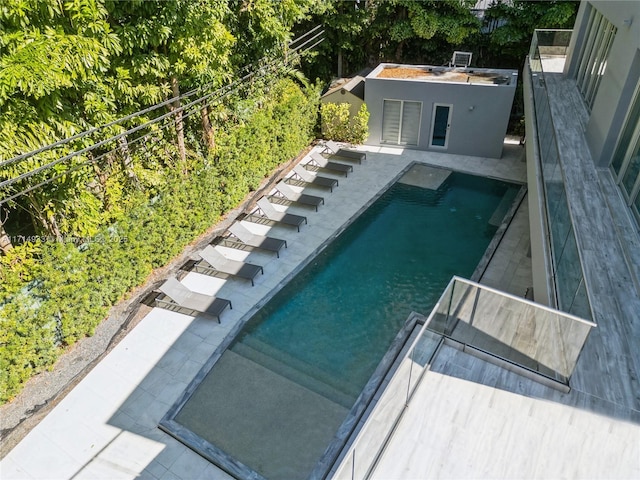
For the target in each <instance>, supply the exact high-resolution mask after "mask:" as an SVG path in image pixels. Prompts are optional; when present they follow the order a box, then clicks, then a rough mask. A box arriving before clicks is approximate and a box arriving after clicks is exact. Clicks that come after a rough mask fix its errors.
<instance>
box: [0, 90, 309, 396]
mask: <svg viewBox="0 0 640 480" xmlns="http://www.w3.org/2000/svg"><path fill="white" fill-rule="evenodd" d="M270 88H271V89H270V91H269V93H268V96H267V97H266V98H262V99H261V102H260V107H259V108H256V109H254V110H253V112H251V113H250V115H249V116H248V117H247V118H244V119H243V120H238V121H237V122H236V123H235V124H233V125H232V126H230V127H229V126H228V127H226V128H224V129H221V130H220V131H219V132H217V138H216V141H217V146H216V149H215V151H214V152H212V153H210V154H209V155H207V156H202V155H200V156H197V158H195V159H192V160H191V163H190V173H189V174H188V175H187V176H185V175H183V174H182V173H180V172H178V171H177V170H178V169H174V168H171V166H170V165H168V166H167V168H166V169H165V170H164V171H163V172H162V176H163V179H164V180H163V181H162V182H158V187H157V192H156V193H157V194H156V195H154V197H153V198H152V199H149V198H148V195H145V194H142V193H140V194H139V195H137V194H134V195H132V196H131V198H130V200H129V201H128V203H127V208H128V210H127V211H126V212H125V213H123V214H122V215H121V216H120V217H119V218H118V220H117V222H115V223H113V224H111V225H109V226H105V227H103V228H102V229H101V230H100V232H99V234H98V235H96V236H94V237H93V238H92V241H91V242H87V243H85V244H82V245H77V244H74V243H72V242H66V243H65V242H46V241H45V242H34V243H24V244H22V245H18V246H16V247H15V248H14V249H13V250H12V251H11V252H10V253H9V254H8V255H5V256H1V257H0V402H2V403H4V402H6V401H8V400H10V399H11V398H13V397H14V396H15V395H16V394H18V393H19V392H20V390H21V389H22V387H23V384H24V382H25V381H27V380H28V379H29V378H30V377H32V376H33V375H35V374H37V373H38V372H40V371H43V370H45V369H49V368H52V366H53V365H54V363H55V361H56V359H57V358H58V356H59V355H60V354H61V353H62V352H63V351H64V349H65V347H67V346H69V345H72V344H73V343H74V342H76V341H77V340H78V339H80V338H82V337H85V336H88V335H92V334H93V332H94V330H95V328H96V327H97V326H98V325H99V323H100V322H101V321H102V320H103V319H104V318H105V315H106V314H107V313H108V311H109V308H110V307H111V306H113V305H114V304H116V303H117V302H118V301H120V300H121V299H123V298H124V297H125V296H126V294H127V293H128V292H129V291H130V290H132V289H133V288H134V287H136V286H138V285H141V284H142V283H144V281H145V279H146V278H147V277H148V276H149V274H150V273H151V272H152V271H153V269H154V268H157V267H160V266H162V265H165V264H166V263H167V262H168V261H169V260H170V259H171V258H173V257H175V256H176V255H177V254H178V253H179V252H181V251H182V250H183V249H184V247H185V246H186V245H187V244H189V243H190V242H192V241H193V240H194V239H195V238H197V237H198V236H199V235H201V234H202V233H203V232H205V231H206V230H207V229H208V228H209V227H210V226H211V225H213V224H215V223H216V222H217V221H219V219H220V218H221V216H222V215H223V214H224V213H225V212H227V211H229V210H230V209H232V208H233V207H235V206H236V205H237V204H238V203H239V202H240V201H242V199H243V198H244V197H245V196H246V195H247V194H248V193H249V192H250V191H251V190H253V189H255V188H256V187H257V186H258V185H259V184H260V182H261V181H262V180H263V179H264V178H265V176H267V175H269V173H270V172H272V171H273V169H274V168H275V167H277V166H278V165H279V164H281V163H283V162H285V161H288V160H289V159H291V158H294V157H295V156H296V155H297V154H298V153H299V152H300V151H301V150H302V149H303V148H305V147H306V146H307V145H308V144H309V142H310V141H311V139H312V138H313V131H314V127H315V124H316V119H317V111H318V100H319V95H318V91H317V89H311V88H310V89H304V90H303V89H302V88H301V87H299V86H298V85H297V84H296V83H294V82H293V81H292V80H289V79H284V80H279V81H278V82H276V83H275V84H274V85H273V86H272V87H270ZM154 162H155V163H156V164H162V159H156V160H155V161H154ZM147 173H149V172H147Z"/></svg>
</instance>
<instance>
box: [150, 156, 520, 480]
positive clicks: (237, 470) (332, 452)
mask: <svg viewBox="0 0 640 480" xmlns="http://www.w3.org/2000/svg"><path fill="white" fill-rule="evenodd" d="M415 165H424V163H423V162H419V161H412V162H409V163H408V164H407V165H406V166H405V167H404V168H403V169H402V170H401V171H400V172H399V173H398V174H397V175H395V176H394V177H393V178H392V179H391V180H390V181H389V182H387V183H386V184H385V185H384V186H382V187H381V188H380V190H379V191H378V192H377V193H376V194H375V195H374V196H373V197H371V198H370V199H369V201H367V202H366V203H365V204H364V205H363V206H362V207H361V208H359V209H358V210H357V211H356V212H355V213H354V214H353V215H352V216H351V217H350V218H349V219H347V220H346V221H345V222H344V223H343V224H342V225H341V226H340V227H339V228H337V229H336V230H335V231H334V232H333V233H332V234H331V235H329V236H328V237H327V238H326V239H325V240H324V241H323V242H322V243H321V244H320V245H319V246H318V247H317V248H316V249H314V250H313V251H312V252H311V253H310V254H309V255H308V256H307V257H306V258H305V259H304V260H302V261H301V262H299V263H298V265H297V266H296V267H295V268H294V269H293V270H292V271H291V272H290V273H289V274H288V275H287V276H286V277H284V278H283V279H282V280H281V281H280V282H279V283H278V284H277V285H276V286H275V287H274V288H272V289H271V290H270V291H269V292H268V293H267V294H266V295H265V296H264V297H262V299H260V300H259V301H258V302H256V303H255V304H254V306H253V307H252V308H251V309H250V310H248V311H247V313H246V314H245V315H243V316H242V318H240V320H239V321H238V322H237V324H236V325H235V327H234V328H233V329H232V330H231V331H229V333H228V334H227V335H226V336H225V338H224V339H223V340H222V342H221V343H220V345H219V346H218V348H216V350H215V351H214V352H213V354H211V356H210V357H209V358H208V359H207V361H206V362H205V364H204V365H203V366H202V367H201V368H200V370H199V371H198V373H197V374H196V376H195V377H194V378H193V379H192V380H191V382H189V384H188V386H187V387H186V388H185V390H184V391H183V392H182V394H181V395H180V396H179V397H178V400H176V402H175V403H174V404H173V405H172V406H171V408H170V409H169V410H168V411H167V412H166V413H165V415H164V416H163V417H162V419H161V420H160V422H159V423H158V428H160V430H162V431H164V432H165V433H167V434H168V435H170V436H172V437H173V438H175V439H176V440H178V441H179V442H181V443H182V444H184V445H185V446H186V447H188V448H190V449H191V450H193V451H194V452H196V453H197V454H199V455H200V456H202V457H204V458H205V459H206V460H208V461H209V462H211V463H213V464H214V465H216V466H218V467H219V468H221V469H222V470H224V471H225V472H227V473H229V474H230V475H232V476H234V477H236V478H242V479H245V478H246V479H252V480H267V479H265V477H263V476H262V475H260V474H259V473H258V472H256V471H255V470H253V469H251V468H250V467H248V466H247V465H244V464H243V463H242V462H239V461H238V460H236V459H235V458H233V457H232V456H231V455H229V454H228V453H226V452H225V451H223V450H221V449H220V448H218V447H216V446H215V445H213V444H211V443H210V442H208V441H206V440H205V439H203V438H202V437H200V436H199V435H197V434H195V433H194V432H192V431H191V430H189V429H188V428H186V427H184V426H183V425H182V424H180V423H178V422H177V421H176V420H175V418H176V416H177V415H178V413H179V412H180V411H181V410H182V408H183V407H184V405H185V404H186V403H187V402H188V401H189V400H190V398H191V397H192V396H193V394H194V393H195V391H196V390H197V388H198V387H199V386H200V383H201V382H202V381H203V380H204V378H205V377H206V376H207V375H208V374H209V372H210V371H211V370H212V369H213V367H214V366H215V364H216V363H217V362H218V360H219V359H220V358H221V357H222V354H223V353H224V352H225V351H226V350H227V349H228V348H229V346H230V345H231V344H232V343H233V341H234V340H235V339H236V338H237V336H238V334H239V333H240V332H241V331H242V329H243V328H244V326H245V325H246V324H247V322H248V321H249V320H250V319H251V318H252V317H253V316H254V315H255V314H256V313H257V312H258V311H259V310H260V309H261V308H262V307H263V306H264V305H266V304H267V303H268V302H269V301H270V300H271V299H272V298H273V297H275V296H276V295H277V294H278V293H279V292H280V291H281V290H282V289H283V288H284V287H285V286H286V285H287V284H288V283H289V282H290V281H291V280H292V279H293V278H294V277H295V276H296V275H297V274H298V273H300V272H301V271H302V270H303V269H304V268H305V267H306V266H307V265H309V264H310V263H311V262H312V261H313V260H314V259H315V258H316V257H317V256H318V255H319V254H320V253H322V251H324V250H325V249H326V248H327V247H328V246H329V245H330V244H331V243H332V242H333V241H334V240H335V239H336V238H337V237H338V236H340V235H341V234H342V233H343V232H344V231H345V230H346V229H347V228H348V227H349V226H350V225H351V224H353V222H355V221H356V220H357V219H358V218H359V217H360V216H361V215H362V213H363V212H365V211H366V210H367V209H368V208H369V207H370V206H371V205H372V204H373V203H375V202H376V201H377V200H378V199H379V198H380V197H381V196H382V195H384V194H385V192H387V191H388V190H389V188H391V187H392V186H393V185H394V184H395V183H397V182H398V181H399V180H400V179H401V178H402V177H403V176H404V175H405V174H406V173H407V172H408V171H409V170H410V169H411V168H413V167H414V166H415ZM429 166H430V167H432V168H438V169H443V170H449V171H451V172H457V173H461V174H464V175H472V176H476V177H481V178H487V179H492V180H496V181H500V182H504V183H510V184H513V185H520V189H519V191H518V193H517V194H516V197H515V198H514V201H513V202H512V205H511V207H510V208H509V210H508V211H507V213H506V214H505V217H504V218H503V220H502V222H501V224H500V226H499V227H498V229H497V230H496V232H495V233H494V235H493V237H492V239H491V241H490V243H489V245H488V246H487V248H486V249H485V252H484V254H483V256H482V257H481V259H480V261H479V263H478V266H477V267H476V269H475V270H474V273H473V276H472V278H471V280H473V281H478V279H479V278H480V277H481V276H482V274H483V273H484V271H485V270H486V268H487V266H488V264H489V262H490V260H491V258H492V257H493V255H494V254H495V251H496V249H497V247H498V245H499V244H500V242H501V240H502V238H503V237H504V234H505V232H506V230H507V228H508V226H509V224H510V223H511V220H512V219H513V217H514V215H515V212H516V211H517V209H518V207H519V206H520V204H521V202H522V200H523V199H524V198H525V196H526V192H527V188H526V184H524V185H523V184H519V183H517V182H513V181H510V180H504V179H500V178H495V177H491V176H486V175H479V174H475V173H470V172H466V171H462V170H456V169H452V168H447V167H443V166H438V165H429ZM422 318H423V317H422V315H421V314H416V313H415V312H412V313H411V314H410V315H409V317H408V318H407V320H406V321H405V322H404V323H403V326H402V327H401V329H400V330H399V331H398V333H397V334H396V336H395V337H394V339H393V341H392V342H391V344H390V346H389V348H388V349H387V351H386V353H385V354H384V356H383V357H382V359H381V360H380V362H379V363H378V365H377V367H376V369H375V370H374V372H373V373H372V375H371V377H370V378H369V380H368V381H367V383H366V384H365V386H364V387H363V389H362V391H361V392H360V394H359V395H358V398H357V399H356V401H355V402H354V404H353V406H352V407H351V408H350V409H349V413H348V414H347V416H346V417H345V419H344V421H343V422H342V423H341V425H340V427H339V428H338V430H337V431H336V434H335V435H334V438H333V439H332V441H331V442H330V443H329V444H328V446H327V448H326V449H325V452H324V453H323V454H322V455H321V457H320V458H319V460H318V462H317V463H316V465H315V467H314V468H313V470H312V471H311V474H310V475H309V477H308V478H309V479H314V480H315V479H322V478H326V475H328V474H329V473H330V472H331V469H332V468H333V467H334V466H335V464H336V462H337V461H338V460H339V458H340V455H341V453H342V452H343V451H344V450H345V449H346V448H347V447H348V444H349V439H350V437H351V436H352V435H353V433H354V431H355V430H356V427H357V425H358V423H359V422H360V421H361V420H362V419H363V417H364V416H365V413H366V412H367V409H368V408H369V407H370V405H372V404H373V403H374V400H375V396H376V394H377V392H378V391H379V389H380V387H381V386H382V385H383V383H384V379H385V378H386V376H387V375H388V374H389V372H390V371H391V369H392V368H393V365H394V363H395V361H396V359H397V357H398V355H399V354H400V353H401V351H402V349H403V348H404V346H405V343H406V341H407V339H408V338H409V337H410V334H411V332H412V330H413V329H414V328H415V326H416V325H417V324H418V323H420V321H421V319H422Z"/></svg>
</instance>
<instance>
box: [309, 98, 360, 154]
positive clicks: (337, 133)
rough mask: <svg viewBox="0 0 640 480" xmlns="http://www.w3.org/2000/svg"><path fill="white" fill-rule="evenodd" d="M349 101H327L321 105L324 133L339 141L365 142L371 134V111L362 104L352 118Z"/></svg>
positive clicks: (325, 135)
mask: <svg viewBox="0 0 640 480" xmlns="http://www.w3.org/2000/svg"><path fill="white" fill-rule="evenodd" d="M350 107H351V105H349V104H348V103H325V104H323V105H322V106H321V107H320V116H321V122H322V133H323V135H324V137H325V138H328V139H330V140H335V141H338V142H348V143H354V144H359V143H364V142H365V140H366V139H367V137H368V136H369V111H368V110H367V105H366V104H364V103H363V104H362V106H361V107H360V110H358V113H357V114H356V115H355V116H354V117H353V118H351V115H350V114H349V109H350Z"/></svg>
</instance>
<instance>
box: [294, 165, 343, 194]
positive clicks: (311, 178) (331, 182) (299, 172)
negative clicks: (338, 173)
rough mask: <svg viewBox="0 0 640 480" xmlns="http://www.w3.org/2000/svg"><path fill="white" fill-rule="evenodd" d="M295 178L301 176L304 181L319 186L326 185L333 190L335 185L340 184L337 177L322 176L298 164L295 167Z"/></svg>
mask: <svg viewBox="0 0 640 480" xmlns="http://www.w3.org/2000/svg"><path fill="white" fill-rule="evenodd" d="M293 173H294V178H299V179H300V180H301V181H302V182H304V183H308V184H309V185H317V186H319V187H326V188H328V189H329V191H331V192H333V187H337V186H338V180H337V179H336V178H329V177H321V176H320V175H314V174H313V173H311V172H309V170H307V169H306V168H304V167H303V166H302V165H296V166H295V167H293Z"/></svg>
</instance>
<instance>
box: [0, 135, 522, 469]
mask: <svg viewBox="0 0 640 480" xmlns="http://www.w3.org/2000/svg"><path fill="white" fill-rule="evenodd" d="M513 147H514V148H511V146H510V147H509V148H505V158H504V159H502V160H493V159H484V158H473V157H461V156H455V155H447V154H435V153H432V152H421V151H405V152H404V153H402V152H401V151H400V150H397V149H396V150H393V151H390V154H389V155H387V154H385V153H383V150H384V149H378V151H370V152H368V155H367V160H366V161H365V162H363V164H362V165H358V166H356V167H355V168H354V170H355V171H354V174H353V175H349V177H348V178H347V179H340V186H339V187H338V188H336V189H335V190H334V193H333V194H331V195H327V205H325V206H324V207H322V208H321V209H320V211H319V212H318V213H313V214H312V215H310V218H309V225H308V226H305V227H303V229H302V231H301V233H299V234H298V233H295V232H293V233H289V234H288V235H289V238H290V239H291V240H292V241H293V242H292V244H291V245H290V248H289V249H287V251H286V252H285V254H284V255H283V257H284V258H283V259H280V260H279V262H280V263H276V260H275V259H271V258H261V261H264V266H265V275H264V276H263V277H264V278H262V277H261V278H259V279H258V281H257V282H256V286H255V287H248V288H247V286H246V285H245V284H244V283H243V284H242V285H238V284H233V285H231V283H232V282H230V283H226V284H224V282H223V283H222V284H219V283H215V281H214V280H220V279H214V280H207V282H209V283H203V284H202V286H201V287H200V289H201V291H202V290H206V289H210V288H211V289H215V290H216V292H217V291H223V292H225V293H227V292H230V291H231V290H233V291H234V292H235V293H233V294H232V295H230V296H233V301H234V311H233V312H226V315H224V316H223V318H222V325H217V324H213V323H211V322H207V321H205V320H203V319H194V320H191V319H187V318H185V317H184V316H182V315H179V314H175V313H172V312H164V311H163V312H160V311H158V310H157V309H154V310H152V311H151V312H150V313H149V314H148V315H146V317H145V318H143V319H142V320H141V321H140V323H139V324H138V325H137V326H136V327H135V328H131V330H130V331H129V332H128V333H127V332H125V333H127V335H126V336H124V337H123V339H122V341H121V342H120V343H119V344H118V345H116V346H115V347H114V348H113V351H111V353H109V354H108V355H106V356H105V357H104V358H103V359H102V360H101V361H100V363H98V364H97V366H95V368H93V370H91V369H87V370H86V371H85V372H82V375H86V377H84V379H83V380H81V381H80V380H78V381H79V383H78V385H77V386H76V388H74V389H73V390H71V391H69V392H68V394H67V396H66V397H65V398H63V399H55V400H54V401H52V402H51V404H52V405H55V403H57V402H59V405H58V406H57V407H56V408H53V409H52V410H51V412H50V413H49V415H48V416H47V417H46V418H44V420H42V421H41V422H40V424H39V425H38V426H37V427H35V428H34V429H33V430H32V431H31V433H30V434H29V435H28V436H27V437H25V438H24V440H23V441H22V442H20V443H19V444H18V445H17V447H16V448H14V449H13V450H12V451H11V452H10V453H9V454H8V455H7V456H6V457H5V459H4V460H3V468H2V471H3V478H18V477H24V476H29V477H31V478H72V477H75V476H85V477H92V478H97V477H98V476H102V477H105V478H106V477H113V475H115V474H116V472H117V473H118V475H120V476H121V477H125V478H135V477H138V476H140V475H142V476H144V477H146V478H158V479H159V478H226V475H225V474H224V473H222V472H221V471H220V470H219V469H217V467H214V466H213V465H211V464H210V463H208V462H207V461H206V460H204V459H202V458H201V457H199V456H198V455H197V454H195V453H194V452H192V451H191V450H189V449H188V448H187V447H185V446H183V445H182V444H180V443H179V442H177V441H176V440H174V439H173V438H171V437H170V436H168V435H166V434H165V433H163V432H161V431H160V430H158V429H157V425H158V422H159V421H160V419H161V418H162V416H163V415H164V414H165V413H166V412H167V410H168V409H169V407H170V406H171V404H172V403H173V402H174V401H175V399H176V398H177V397H178V396H179V395H180V394H181V393H182V391H183V390H184V389H185V388H186V386H187V384H188V382H189V381H190V380H191V379H192V378H193V377H194V376H195V374H196V373H197V372H198V371H199V369H200V367H201V366H202V364H203V363H204V362H205V361H206V359H207V358H208V357H209V356H210V355H211V352H213V351H214V350H215V348H216V347H217V345H219V344H220V342H221V341H222V339H223V338H225V336H226V335H227V334H228V333H229V332H230V331H231V330H232V329H233V327H234V325H235V324H236V322H237V321H238V320H239V319H240V317H241V316H242V315H243V313H242V310H243V309H242V308H241V307H240V306H241V305H243V304H245V305H250V304H251V305H255V304H256V303H260V302H259V301H258V302H256V301H255V300H252V298H254V297H249V295H254V296H257V298H258V299H260V298H261V296H263V295H265V292H267V291H269V290H271V289H272V288H274V287H275V286H277V284H278V282H279V281H280V280H279V278H280V277H279V275H280V270H283V269H284V270H287V269H290V268H295V267H294V266H292V265H291V266H290V262H293V261H294V258H298V256H301V258H305V257H306V256H307V255H308V253H306V252H307V251H312V250H313V249H314V245H316V244H318V245H319V244H321V243H322V241H323V238H326V237H327V236H328V235H330V233H331V232H333V231H335V230H336V229H337V228H339V227H340V225H342V224H343V223H344V222H345V221H346V220H347V219H348V218H350V217H351V216H352V215H354V214H355V212H356V211H357V210H358V209H359V208H360V207H359V206H358V205H356V204H355V202H361V201H362V200H361V199H366V198H370V197H371V196H372V195H374V194H375V193H376V192H378V191H379V190H380V189H381V188H383V187H384V186H385V185H386V183H387V182H388V181H389V180H390V179H391V178H393V177H394V176H395V175H397V173H398V172H400V171H401V170H402V168H404V166H406V165H408V164H409V163H411V162H413V161H417V162H424V163H427V164H430V165H433V166H438V167H444V168H451V169H455V170H459V171H463V172H468V173H474V174H483V173H484V174H486V175H488V176H491V177H493V178H504V179H506V180H511V181H513V180H516V181H519V182H522V183H524V182H525V166H524V163H523V162H522V161H521V160H520V158H519V156H518V155H519V153H520V152H521V151H522V148H521V147H518V146H513ZM400 153H402V155H400ZM354 198H358V199H359V200H353V199H354ZM365 202H366V200H365ZM524 204H525V205H526V202H524ZM338 211H341V212H343V213H341V214H340V215H337V212H338ZM507 234H508V232H507ZM297 235H299V236H297ZM527 247H528V246H527ZM523 248H524V245H523V243H522V242H515V243H514V244H513V246H512V249H513V250H514V251H515V250H522V249H523ZM503 255H504V258H508V259H509V261H511V260H512V259H513V258H514V255H513V252H509V251H505V252H499V255H496V256H494V258H493V260H492V263H493V262H497V261H498V260H499V259H500V258H503ZM521 256H522V257H523V258H524V259H526V253H525V254H524V255H521ZM523 261H524V260H523ZM519 262H520V261H518V263H519ZM256 263H260V262H256ZM490 266H491V265H490ZM514 278H515V277H514ZM498 281H510V279H508V278H506V277H505V278H503V279H498ZM499 287H500V288H504V289H507V288H508V286H499ZM518 288H519V287H518ZM204 293H209V292H207V291H205V292H204ZM251 302H253V303H251ZM236 303H238V305H239V307H238V308H236ZM126 313H129V312H126ZM90 341H91V339H88V342H90ZM83 348H84V347H83V346H82V345H78V346H77V347H76V349H75V351H76V352H79V356H78V357H77V362H82V361H83V359H82V358H83V355H82V352H83ZM71 363H73V362H71ZM78 378H82V377H81V376H80V377H78ZM17 404H18V405H16V406H17V407H19V409H23V410H22V411H26V412H28V411H30V410H32V409H33V405H29V400H28V399H25V398H21V399H18V400H17ZM44 412H45V410H42V411H41V413H44ZM3 423H4V420H3ZM3 443H4V440H3Z"/></svg>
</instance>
